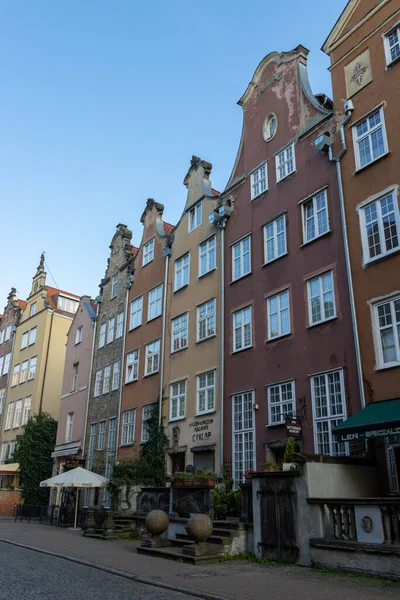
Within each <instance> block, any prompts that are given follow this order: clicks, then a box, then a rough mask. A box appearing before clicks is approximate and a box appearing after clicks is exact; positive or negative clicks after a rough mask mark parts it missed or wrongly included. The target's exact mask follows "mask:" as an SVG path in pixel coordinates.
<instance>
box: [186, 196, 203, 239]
mask: <svg viewBox="0 0 400 600" xmlns="http://www.w3.org/2000/svg"><path fill="white" fill-rule="evenodd" d="M201 223H202V215H201V202H199V203H198V204H196V206H194V207H193V208H191V209H190V211H189V233H191V232H192V231H194V230H195V229H197V227H200V225H201Z"/></svg>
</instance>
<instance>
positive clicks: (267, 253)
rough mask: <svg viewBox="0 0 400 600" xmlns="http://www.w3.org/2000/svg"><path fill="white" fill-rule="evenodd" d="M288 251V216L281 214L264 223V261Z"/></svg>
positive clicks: (269, 260) (273, 258)
mask: <svg viewBox="0 0 400 600" xmlns="http://www.w3.org/2000/svg"><path fill="white" fill-rule="evenodd" d="M286 253H287V245H286V217H285V215H281V216H280V217H277V218H276V219H274V220H273V221H270V222H269V223H267V224H266V225H264V262H266V263H268V262H271V261H272V260H275V259H276V258H279V257H280V256H284V255H285V254H286Z"/></svg>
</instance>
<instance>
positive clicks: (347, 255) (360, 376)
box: [328, 108, 365, 408]
mask: <svg viewBox="0 0 400 600" xmlns="http://www.w3.org/2000/svg"><path fill="white" fill-rule="evenodd" d="M353 110H354V108H349V109H348V110H347V111H346V117H345V118H344V120H343V121H342V124H341V126H340V141H341V144H342V149H341V151H340V153H339V155H338V156H337V157H336V158H335V157H334V156H333V153H332V148H331V147H329V152H328V156H329V160H330V161H331V162H334V163H336V175H337V181H338V188H339V201H340V213H341V217H342V230H343V242H344V254H345V259H346V271H347V283H348V287H349V296H350V310H351V317H352V320H353V335H354V345H355V350H356V362H357V373H358V385H359V388H360V397H361V398H360V399H361V408H365V395H364V379H363V373H362V364H361V351H360V340H359V336H358V324H357V314H356V307H355V302H354V287H353V279H352V276H351V261H350V251H349V240H348V235H347V221H346V212H345V208H344V191H343V180H342V169H341V166H340V161H341V160H342V158H343V156H344V155H345V153H346V151H347V145H346V138H345V134H344V128H345V125H347V123H348V122H349V121H350V119H351V115H352V112H353Z"/></svg>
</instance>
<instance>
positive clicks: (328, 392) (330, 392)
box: [311, 370, 347, 456]
mask: <svg viewBox="0 0 400 600" xmlns="http://www.w3.org/2000/svg"><path fill="white" fill-rule="evenodd" d="M311 397H312V402H313V415H314V440H315V452H316V453H317V454H329V455H330V456H344V455H345V454H347V448H346V444H344V443H342V442H339V441H338V440H337V439H336V436H334V435H333V433H332V429H333V428H334V427H336V426H337V425H340V423H342V421H344V420H345V419H346V403H345V395H344V385H343V373H342V371H341V370H338V371H330V372H329V373H321V374H320V375H314V376H313V377H311Z"/></svg>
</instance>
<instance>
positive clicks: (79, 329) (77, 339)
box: [75, 325, 83, 346]
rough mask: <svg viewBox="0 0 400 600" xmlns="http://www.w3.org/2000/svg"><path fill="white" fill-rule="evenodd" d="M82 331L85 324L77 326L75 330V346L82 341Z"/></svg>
mask: <svg viewBox="0 0 400 600" xmlns="http://www.w3.org/2000/svg"><path fill="white" fill-rule="evenodd" d="M82 331H83V325H81V326H80V327H77V328H76V330H75V346H76V345H77V344H80V343H81V341H82Z"/></svg>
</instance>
